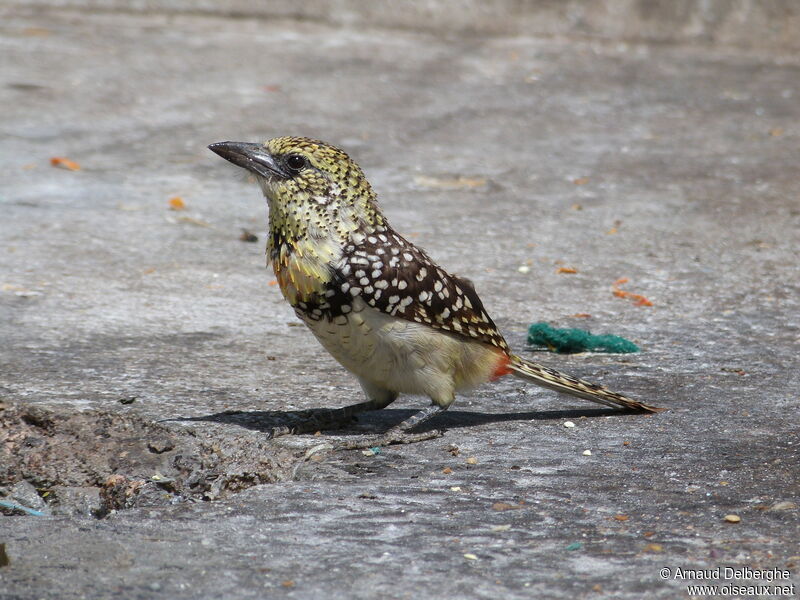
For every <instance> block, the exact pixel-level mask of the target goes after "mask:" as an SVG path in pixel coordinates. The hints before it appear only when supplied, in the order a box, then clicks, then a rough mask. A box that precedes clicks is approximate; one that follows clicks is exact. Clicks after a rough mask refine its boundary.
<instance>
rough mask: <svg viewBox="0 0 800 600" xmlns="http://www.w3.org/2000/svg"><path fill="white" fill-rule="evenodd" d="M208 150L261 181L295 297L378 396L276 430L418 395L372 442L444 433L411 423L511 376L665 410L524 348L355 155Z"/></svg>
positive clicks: (303, 316) (269, 147)
mask: <svg viewBox="0 0 800 600" xmlns="http://www.w3.org/2000/svg"><path fill="white" fill-rule="evenodd" d="M208 148H209V149H210V150H211V151H213V152H214V153H216V154H218V155H219V156H221V157H222V158H224V159H226V160H228V161H230V162H231V163H233V164H234V165H237V166H239V167H242V168H244V169H246V170H247V171H249V172H250V173H252V174H253V175H254V176H255V178H256V180H257V182H258V184H259V186H260V187H261V190H262V192H263V194H264V196H265V197H266V200H267V204H268V206H269V231H268V234H267V236H268V241H267V256H268V262H270V263H271V264H272V268H273V269H274V272H275V276H276V279H277V282H278V284H279V286H280V290H281V293H282V294H283V297H284V298H285V299H286V301H287V302H288V303H289V304H290V305H291V306H292V308H293V309H294V311H295V313H296V315H297V316H298V317H299V319H300V320H301V321H302V322H303V323H305V325H306V326H307V327H308V328H309V329H310V330H311V332H312V333H313V334H314V336H315V337H316V338H317V340H319V342H320V343H321V344H322V346H323V347H324V348H325V349H326V350H327V351H328V352H329V353H330V354H331V356H333V358H334V359H336V360H337V361H338V362H339V363H340V364H341V365H342V366H343V367H344V368H345V369H347V370H348V371H350V372H351V373H352V374H354V375H355V376H356V378H357V379H358V382H359V384H360V385H361V388H362V389H363V391H364V394H365V396H366V400H365V401H363V402H359V403H355V404H351V405H348V406H344V407H342V408H337V409H318V410H316V411H310V413H304V416H303V418H302V419H300V420H299V421H297V422H295V423H293V424H290V425H286V426H281V427H275V428H273V429H272V430H271V431H270V432H269V434H270V436H278V435H285V434H298V433H306V432H311V431H317V430H320V429H333V428H336V427H342V426H345V425H346V424H347V423H348V422H352V420H353V418H354V417H355V416H356V415H358V414H359V413H363V412H365V411H370V410H378V409H382V408H385V407H386V406H388V405H389V404H391V403H392V402H393V401H394V400H395V399H396V398H397V397H398V396H399V395H400V394H415V395H423V396H427V397H428V398H429V399H430V400H431V403H430V405H429V406H427V407H425V408H423V409H422V410H419V411H418V412H416V413H414V414H413V415H412V416H410V417H409V418H407V419H405V420H403V421H402V422H401V423H399V424H397V425H394V426H392V427H390V428H389V429H387V430H386V431H385V432H384V433H383V434H380V435H378V436H371V438H370V439H369V440H367V442H366V444H367V446H363V447H371V446H373V445H375V446H381V445H389V444H395V443H411V442H414V441H419V440H423V439H430V438H431V437H434V436H436V435H441V432H440V431H439V430H432V431H430V432H422V433H413V432H412V431H411V430H412V429H414V428H418V427H419V426H420V425H422V424H423V423H425V422H426V421H428V420H429V419H431V418H432V417H434V416H436V415H438V414H440V413H442V412H443V411H445V410H447V409H448V408H449V407H450V406H451V405H452V404H453V402H454V400H455V397H456V393H457V392H463V391H466V390H469V389H472V388H475V387H477V386H479V385H481V384H484V383H487V382H490V381H495V380H497V379H499V378H501V377H504V376H507V375H513V376H516V377H519V378H522V379H524V380H526V381H529V382H532V383H535V384H537V385H539V386H543V387H545V388H549V389H551V390H555V391H557V392H564V393H566V394H570V395H572V396H577V397H579V398H584V399H586V400H590V401H592V402H596V403H599V404H602V405H605V406H610V407H614V408H619V409H625V410H628V411H636V412H645V413H653V412H658V411H660V410H662V409H659V408H656V407H654V406H650V405H648V404H645V403H643V402H639V401H637V400H633V399H631V398H628V397H626V396H624V395H622V394H618V393H616V392H613V391H611V390H609V389H607V388H605V387H603V386H600V385H597V384H594V383H589V382H587V381H583V380H581V379H578V378H576V377H573V376H571V375H567V374H565V373H561V372H559V371H557V370H555V369H552V368H549V367H546V366H544V365H540V364H537V363H535V362H532V361H530V360H527V359H524V358H522V357H520V356H518V355H517V354H514V353H513V352H512V351H511V349H510V347H509V345H508V343H507V342H506V340H505V339H504V338H503V336H502V335H501V333H500V332H499V331H498V329H497V327H496V325H495V324H494V321H492V319H491V318H490V317H489V315H488V314H487V312H486V309H485V308H484V305H483V303H482V302H481V300H480V298H479V297H478V294H477V293H476V291H475V287H474V285H473V284H472V282H471V281H470V280H468V279H466V278H464V277H460V276H457V275H454V274H451V273H449V272H447V271H446V270H445V269H443V268H442V267H440V266H439V265H437V264H436V263H435V262H434V261H433V260H432V259H431V258H430V257H429V256H428V254H427V253H426V252H425V251H424V250H423V249H421V248H419V247H418V246H416V245H415V244H413V243H412V242H410V241H409V240H408V239H407V238H405V237H403V236H402V235H401V234H400V233H398V232H397V231H396V230H395V229H393V228H392V226H391V225H390V224H389V222H388V220H387V218H386V216H385V215H384V214H383V212H382V211H381V209H380V207H379V205H378V202H377V196H376V193H375V192H374V191H373V189H372V186H371V185H370V183H369V182H368V180H367V178H366V176H365V175H364V172H363V171H362V169H361V168H360V167H359V166H358V164H356V162H355V161H353V160H352V159H351V158H350V157H349V156H348V155H347V154H346V153H345V152H344V151H343V150H341V149H339V148H337V147H336V146H333V145H331V144H327V143H325V142H322V141H319V140H316V139H311V138H306V137H277V138H274V139H270V140H268V141H266V142H264V143H250V142H230V141H228V142H218V143H214V144H211V145H209V146H208Z"/></svg>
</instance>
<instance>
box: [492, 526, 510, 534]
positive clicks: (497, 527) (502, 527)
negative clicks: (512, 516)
mask: <svg viewBox="0 0 800 600" xmlns="http://www.w3.org/2000/svg"><path fill="white" fill-rule="evenodd" d="M509 529H511V525H495V526H494V527H492V531H494V532H501V531H508V530H509Z"/></svg>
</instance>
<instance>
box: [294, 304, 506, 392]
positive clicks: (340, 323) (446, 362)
mask: <svg viewBox="0 0 800 600" xmlns="http://www.w3.org/2000/svg"><path fill="white" fill-rule="evenodd" d="M298 315H299V316H300V318H301V319H303V321H304V322H305V323H306V325H307V326H308V327H309V328H310V329H311V331H312V332H313V333H314V335H315V336H316V337H317V339H318V340H319V341H320V343H321V344H322V345H323V346H324V347H325V349H326V350H328V352H330V353H331V355H332V356H333V357H334V358H335V359H336V360H337V361H339V363H341V364H342V366H344V367H345V368H346V369H347V370H348V371H350V372H352V373H354V374H355V375H357V376H358V377H361V378H363V379H366V380H367V381H370V382H372V383H374V384H376V385H378V386H380V387H383V388H386V389H389V390H392V391H396V392H399V393H408V394H424V395H427V396H430V397H431V398H433V399H434V400H435V401H438V402H440V403H441V402H448V403H449V402H450V401H452V397H453V395H454V393H455V391H456V390H458V389H464V388H470V387H474V386H476V385H479V384H481V383H483V382H485V381H488V380H490V379H491V378H492V374H493V373H494V371H495V369H496V368H497V364H498V361H499V360H500V359H501V354H500V353H499V352H500V351H499V350H498V349H497V348H493V347H491V346H488V345H487V344H483V343H480V342H473V341H470V340H467V339H464V338H461V337H458V336H455V335H452V334H449V333H445V332H442V331H439V330H436V329H433V328H431V327H428V326H426V325H423V324H420V323H415V322H413V321H407V320H405V319H399V318H397V317H393V316H391V315H388V314H386V313H383V312H381V311H378V310H375V309H373V308H371V307H369V306H367V305H366V304H364V303H363V302H362V301H361V300H360V299H358V298H357V299H355V301H354V302H353V304H352V312H350V313H349V314H347V315H346V316H339V317H335V318H334V319H333V320H332V321H329V320H326V319H324V318H323V319H320V320H312V319H309V318H307V317H305V316H304V315H302V314H301V313H298ZM447 398H450V400H447Z"/></svg>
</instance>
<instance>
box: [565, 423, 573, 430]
mask: <svg viewBox="0 0 800 600" xmlns="http://www.w3.org/2000/svg"><path fill="white" fill-rule="evenodd" d="M564 427H566V428H567V429H572V428H573V427H575V423H573V422H572V421H564Z"/></svg>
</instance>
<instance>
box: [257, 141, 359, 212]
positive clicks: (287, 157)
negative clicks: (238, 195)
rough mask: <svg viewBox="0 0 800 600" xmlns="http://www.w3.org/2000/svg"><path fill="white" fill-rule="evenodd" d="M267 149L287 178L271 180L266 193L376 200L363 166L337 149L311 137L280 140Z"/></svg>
mask: <svg viewBox="0 0 800 600" xmlns="http://www.w3.org/2000/svg"><path fill="white" fill-rule="evenodd" d="M264 147H265V148H266V149H267V151H268V152H269V154H270V156H272V157H273V159H274V160H275V162H276V163H277V164H278V165H279V167H280V168H282V170H283V176H281V175H277V176H273V177H270V178H267V179H268V181H265V184H266V189H265V191H269V192H272V194H275V195H278V196H282V195H285V194H289V195H294V194H298V193H300V194H302V193H307V194H308V195H309V196H310V197H312V198H313V197H315V196H324V197H331V199H333V198H334V197H338V196H344V198H342V200H345V201H346V200H353V199H354V197H368V198H370V199H374V193H373V191H372V188H371V187H370V185H369V182H368V181H367V179H366V177H364V173H363V171H362V170H361V167H359V166H358V165H357V164H356V163H355V162H353V161H352V160H351V159H350V157H349V156H348V155H347V154H346V153H345V152H343V151H342V150H340V149H339V148H336V147H335V146H331V145H329V144H326V143H324V142H320V141H318V140H312V139H309V138H299V137H280V138H274V139H271V140H269V141H268V142H266V143H265V144H264ZM262 185H263V184H262Z"/></svg>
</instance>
